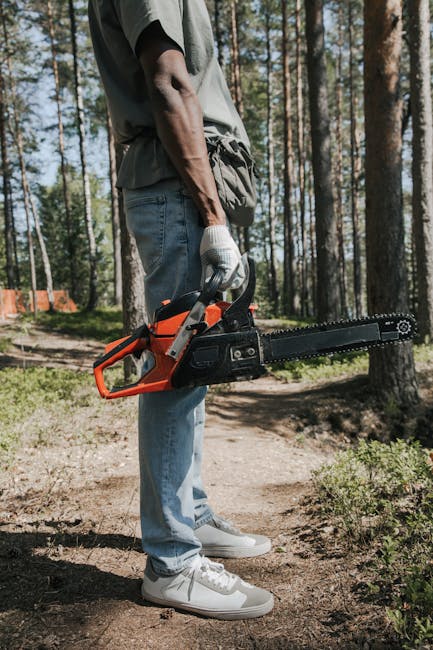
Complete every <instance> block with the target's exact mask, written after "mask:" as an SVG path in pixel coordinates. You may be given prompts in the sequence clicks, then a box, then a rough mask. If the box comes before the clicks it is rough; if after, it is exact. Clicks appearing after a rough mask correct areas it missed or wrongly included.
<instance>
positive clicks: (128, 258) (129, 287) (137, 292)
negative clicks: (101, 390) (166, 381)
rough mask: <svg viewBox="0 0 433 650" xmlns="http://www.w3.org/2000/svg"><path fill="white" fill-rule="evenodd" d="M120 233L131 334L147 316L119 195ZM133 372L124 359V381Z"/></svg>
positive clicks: (129, 361)
mask: <svg viewBox="0 0 433 650" xmlns="http://www.w3.org/2000/svg"><path fill="white" fill-rule="evenodd" d="M115 154H116V155H115V158H116V173H117V172H118V171H119V167H120V164H121V162H122V157H123V147H122V145H120V144H116V147H115ZM118 204H119V206H118V207H119V217H120V233H121V245H122V307H123V333H124V335H125V336H127V335H128V334H131V332H133V331H134V330H135V329H137V327H139V325H141V324H142V323H143V322H145V320H146V318H147V315H146V312H145V305H144V271H143V266H142V264H141V260H140V256H139V253H138V250H137V246H136V243H135V239H134V238H133V237H131V235H130V233H129V231H128V228H127V226H126V218H125V210H124V207H123V201H122V198H121V195H120V194H119V195H118ZM134 370H135V364H134V362H133V361H132V359H130V358H126V359H125V363H124V374H125V381H130V380H131V377H132V375H133V373H134Z"/></svg>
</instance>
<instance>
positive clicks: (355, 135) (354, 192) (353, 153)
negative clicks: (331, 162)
mask: <svg viewBox="0 0 433 650" xmlns="http://www.w3.org/2000/svg"><path fill="white" fill-rule="evenodd" d="M348 23H349V27H348V29H349V69H350V70H349V86H350V92H349V97H350V172H351V180H350V195H351V213H352V246H353V293H354V302H355V314H356V316H360V315H361V313H362V268H361V235H360V231H359V182H360V176H361V155H360V136H359V130H358V124H357V119H358V115H357V113H358V97H357V94H356V87H355V74H356V65H355V62H354V44H353V20H352V0H350V2H349V13H348Z"/></svg>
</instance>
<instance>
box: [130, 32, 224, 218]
mask: <svg viewBox="0 0 433 650" xmlns="http://www.w3.org/2000/svg"><path fill="white" fill-rule="evenodd" d="M137 55H138V57H139V59H140V63H141V66H142V68H143V71H144V75H145V78H146V86H147V91H148V93H149V97H150V101H151V105H152V109H153V115H154V119H155V124H156V129H157V133H158V137H159V139H160V140H161V142H162V145H163V147H164V149H165V150H166V151H167V153H168V155H169V157H170V159H171V161H172V163H173V164H174V166H175V168H176V170H177V172H178V173H179V175H180V177H181V178H182V180H183V181H184V183H185V185H186V186H187V188H188V189H189V191H190V192H191V196H192V199H193V201H194V202H195V204H196V205H197V208H198V210H199V211H200V214H201V216H202V219H203V223H204V225H205V226H216V225H225V224H226V216H225V213H224V210H223V209H222V207H221V203H220V200H219V198H218V193H217V189H216V186H215V180H214V177H213V174H212V170H211V167H210V164H209V159H208V153H207V147H206V141H205V137H204V130H203V114H202V110H201V106H200V103H199V100H198V98H197V95H196V93H195V91H194V89H193V87H192V84H191V81H190V78H189V74H188V71H187V69H186V65H185V58H184V55H183V53H182V50H181V49H180V48H179V47H178V46H177V45H176V43H174V42H173V41H172V40H170V39H169V38H168V36H166V34H165V32H164V31H163V29H162V27H161V25H160V24H159V23H158V22H155V23H153V24H152V25H150V26H149V27H148V28H147V29H146V30H145V31H144V32H143V34H142V35H141V37H140V39H139V41H138V45H137Z"/></svg>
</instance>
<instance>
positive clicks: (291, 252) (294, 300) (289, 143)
mask: <svg viewBox="0 0 433 650" xmlns="http://www.w3.org/2000/svg"><path fill="white" fill-rule="evenodd" d="M281 20H282V39H281V41H282V48H281V53H282V59H283V102H284V113H283V124H284V154H283V158H284V286H283V289H284V291H283V295H284V298H283V311H284V313H286V314H288V315H294V314H296V313H297V311H298V308H299V295H298V286H297V278H296V263H295V262H296V260H295V236H294V235H295V233H294V224H293V210H292V188H293V134H292V97H291V76H290V65H289V51H288V35H287V27H288V12H287V0H281ZM301 227H303V228H304V229H305V223H302V224H301ZM303 269H305V265H304V266H303ZM304 280H305V278H304V276H303V281H304Z"/></svg>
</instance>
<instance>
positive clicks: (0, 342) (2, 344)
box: [0, 336, 12, 354]
mask: <svg viewBox="0 0 433 650" xmlns="http://www.w3.org/2000/svg"><path fill="white" fill-rule="evenodd" d="M11 346H12V339H11V338H10V337H9V336H4V337H2V338H0V354H4V353H5V352H8V350H10V348H11Z"/></svg>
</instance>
